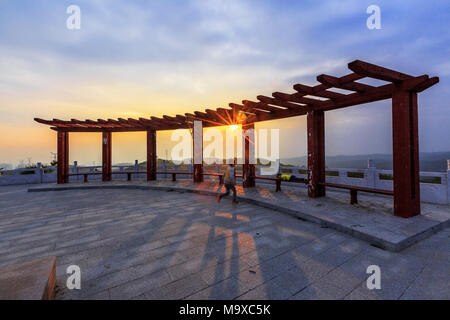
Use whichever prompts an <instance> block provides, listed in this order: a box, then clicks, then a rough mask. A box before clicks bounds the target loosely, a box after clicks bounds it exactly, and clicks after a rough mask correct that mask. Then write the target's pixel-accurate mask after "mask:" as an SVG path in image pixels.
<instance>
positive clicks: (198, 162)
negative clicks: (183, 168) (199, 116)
mask: <svg viewBox="0 0 450 320" xmlns="http://www.w3.org/2000/svg"><path fill="white" fill-rule="evenodd" d="M192 141H193V149H194V155H193V160H194V161H193V163H194V165H193V168H194V172H193V176H194V182H195V183H200V182H203V175H202V173H203V125H202V122H201V121H197V120H196V121H194V132H193V139H192Z"/></svg>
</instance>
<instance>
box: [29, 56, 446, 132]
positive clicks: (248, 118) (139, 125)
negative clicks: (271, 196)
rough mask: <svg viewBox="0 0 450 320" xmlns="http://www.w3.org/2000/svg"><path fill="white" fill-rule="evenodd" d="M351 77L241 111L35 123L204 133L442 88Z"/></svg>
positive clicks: (365, 67)
mask: <svg viewBox="0 0 450 320" xmlns="http://www.w3.org/2000/svg"><path fill="white" fill-rule="evenodd" d="M348 68H349V69H350V70H351V71H352V72H351V73H349V74H347V75H345V76H342V77H334V76H331V75H325V74H322V75H319V76H318V77H317V81H318V82H319V84H318V85H315V86H308V85H304V84H295V85H294V86H293V88H294V90H295V92H293V93H284V92H274V93H272V97H268V96H264V95H259V96H257V99H258V102H254V101H251V100H243V101H242V105H241V104H236V103H230V104H229V107H230V108H217V109H215V110H212V109H206V110H205V111H204V112H202V111H194V112H193V113H186V114H184V115H176V116H168V115H163V116H162V117H161V118H158V117H150V119H146V118H139V119H133V118H128V119H122V118H118V119H117V120H114V119H108V120H104V119H98V120H97V121H93V120H89V119H87V120H84V121H81V120H77V119H71V120H70V121H64V120H60V119H53V120H44V119H41V118H35V119H34V120H35V121H36V122H39V123H42V124H46V125H49V126H51V128H52V129H53V130H57V131H76V132H82V131H86V132H101V131H145V130H173V129H177V128H188V127H190V126H192V121H194V120H201V121H203V122H204V124H203V125H204V126H205V127H211V126H221V125H229V124H235V123H243V124H245V125H247V124H250V123H253V122H257V121H265V120H276V119H282V118H287V117H293V116H298V115H304V114H306V113H308V112H309V111H314V110H318V111H320V110H322V111H327V110H334V109H338V108H344V107H349V106H354V105H358V104H363V103H368V102H373V101H379V100H384V99H388V98H392V96H393V92H394V90H395V89H396V88H402V89H403V90H407V91H410V92H416V93H417V92H421V91H424V90H426V89H428V88H429V87H431V86H433V85H435V84H436V83H438V82H439V78H438V77H429V76H428V75H422V76H419V77H414V76H411V75H408V74H405V73H401V72H398V71H395V70H391V69H388V68H384V67H381V66H377V65H374V64H370V63H367V62H364V61H360V60H355V61H353V62H350V63H349V64H348ZM363 78H373V79H378V80H383V81H387V82H388V84H385V85H381V86H378V87H375V86H371V85H367V84H364V83H360V82H357V81H358V80H361V79H363ZM334 88H336V89H343V90H347V91H353V92H350V93H348V94H344V93H340V92H336V91H333V89H334Z"/></svg>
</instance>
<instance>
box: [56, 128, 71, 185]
mask: <svg viewBox="0 0 450 320" xmlns="http://www.w3.org/2000/svg"><path fill="white" fill-rule="evenodd" d="M57 142H58V143H57V145H58V147H57V152H58V158H57V161H58V164H57V166H58V167H57V183H59V184H61V183H68V182H69V133H68V132H66V131H58V141H57Z"/></svg>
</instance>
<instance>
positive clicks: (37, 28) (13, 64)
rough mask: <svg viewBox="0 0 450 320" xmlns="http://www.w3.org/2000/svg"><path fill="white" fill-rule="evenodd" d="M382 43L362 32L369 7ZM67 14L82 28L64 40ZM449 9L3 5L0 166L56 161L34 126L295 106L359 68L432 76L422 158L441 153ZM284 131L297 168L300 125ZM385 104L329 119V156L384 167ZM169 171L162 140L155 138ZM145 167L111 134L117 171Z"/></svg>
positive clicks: (137, 144)
mask: <svg viewBox="0 0 450 320" xmlns="http://www.w3.org/2000/svg"><path fill="white" fill-rule="evenodd" d="M372 4H375V5H378V6H379V7H380V9H381V29H379V30H377V29H375V30H369V29H368V28H367V26H366V20H367V18H368V17H369V14H367V13H366V9H367V7H368V6H369V5H372ZM69 5H78V6H79V7H80V9H81V28H80V29H79V30H69V29H68V28H67V27H66V20H67V18H68V17H69V14H67V13H66V9H67V7H68V6H69ZM449 21H450V2H448V1H440V0H429V1H415V0H409V1H403V0H402V1H400V0H389V1H376V0H370V1H364V0H348V1H345V0H339V1H332V0H330V1H319V0H305V1H283V0H281V1H280V0H278V1H275V0H273V1H265V0H249V1H246V0H241V1H233V0H222V1H220V0H212V1H208V0H188V1H181V0H177V1H170V0H165V1H142V0H141V1H139V0H131V1H117V0H89V1H75V0H71V1H64V0H54V1H45V0H41V1H35V0H21V1H16V0H15V1H13V0H11V1H9V0H0V163H11V164H14V165H16V164H17V163H19V162H20V161H24V162H28V161H31V162H43V163H48V162H50V161H51V159H52V158H51V152H55V151H56V133H55V132H53V131H52V130H49V128H48V127H47V126H45V125H41V124H38V123H36V122H34V121H33V118H34V117H39V118H44V119H52V118H58V119H71V118H77V119H97V118H113V119H114V118H118V117H122V118H128V117H150V116H161V115H163V114H167V115H175V114H184V113H186V112H192V111H195V110H203V109H206V108H212V109H214V108H217V107H226V106H228V103H230V102H236V103H241V101H242V100H243V99H249V100H256V96H257V95H259V94H264V95H269V96H270V95H271V93H272V92H275V91H283V92H294V91H293V89H292V86H293V85H294V84H295V83H303V84H307V85H315V84H317V81H316V76H317V75H319V74H322V73H327V74H331V75H335V76H342V75H345V74H347V73H349V70H348V69H347V63H348V62H350V61H352V60H355V59H360V60H364V61H368V62H371V63H374V64H379V65H382V66H385V67H388V68H392V69H396V70H399V71H402V72H405V73H409V74H412V75H422V74H429V75H430V76H439V77H440V83H439V84H437V85H435V86H434V87H432V88H430V89H428V90H427V91H425V92H423V93H421V94H419V135H420V137H419V138H420V151H423V152H434V151H448V150H450V142H449V141H450V139H448V137H449V136H450V125H449V123H450V113H449V112H448V110H449V101H450V82H449V81H450V60H449V57H450V32H449V29H450V28H449ZM258 128H269V129H270V128H273V129H280V140H281V145H280V156H281V157H282V158H288V157H297V156H304V155H305V153H306V119H305V117H295V118H289V119H285V120H278V121H270V122H261V123H258V124H257V129H258ZM391 136H392V132H391V102H390V100H386V101H381V102H375V103H371V104H367V105H362V106H357V107H350V108H345V109H340V110H336V111H330V112H327V113H326V152H327V154H328V155H340V154H345V155H349V154H367V153H391V152H392V151H391V149H392V142H391V140H392V138H391ZM157 145H158V150H157V151H158V156H160V157H164V156H165V152H166V150H168V149H170V148H171V146H172V145H173V143H171V142H170V132H160V133H158V144H157ZM135 159H138V160H139V161H143V160H145V134H144V133H116V134H113V163H120V162H134V160H135ZM74 160H77V161H78V162H79V163H81V164H93V163H97V164H98V163H100V160H101V137H100V134H96V133H89V134H79V133H77V134H71V136H70V161H71V162H73V161H74Z"/></svg>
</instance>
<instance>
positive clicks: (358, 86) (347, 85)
mask: <svg viewBox="0 0 450 320" xmlns="http://www.w3.org/2000/svg"><path fill="white" fill-rule="evenodd" d="M317 81H319V82H320V83H322V84H325V85H328V86H330V87H335V88H339V89H345V90H351V91H356V92H359V93H363V92H366V91H369V90H372V89H374V88H375V87H373V86H369V85H367V84H364V83H359V82H341V80H340V79H339V78H336V77H333V76H329V75H326V74H321V75H319V76H317ZM344 97H345V95H344Z"/></svg>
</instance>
